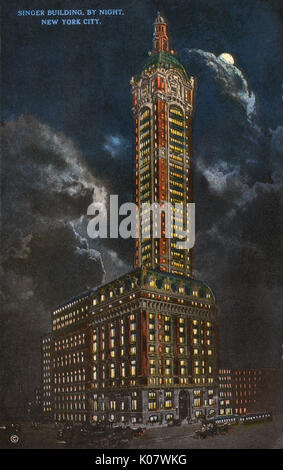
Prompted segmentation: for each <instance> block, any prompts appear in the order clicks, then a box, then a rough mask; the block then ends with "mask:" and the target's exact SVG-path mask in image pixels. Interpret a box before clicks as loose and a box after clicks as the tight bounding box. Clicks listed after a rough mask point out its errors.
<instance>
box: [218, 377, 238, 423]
mask: <svg viewBox="0 0 283 470" xmlns="http://www.w3.org/2000/svg"><path fill="white" fill-rule="evenodd" d="M218 385H219V414H220V416H223V415H225V416H228V415H232V414H234V412H235V389H234V371H233V370H232V369H219V375H218Z"/></svg>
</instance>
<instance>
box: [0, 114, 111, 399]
mask: <svg viewBox="0 0 283 470" xmlns="http://www.w3.org/2000/svg"><path fill="white" fill-rule="evenodd" d="M2 144H3V161H2V173H3V176H2V207H3V210H2V244H3V247H2V248H3V250H2V259H1V271H0V277H1V301H2V302H1V304H2V315H1V326H2V328H1V336H2V338H1V339H2V340H3V341H2V345H3V346H2V351H1V360H2V361H3V363H5V368H4V367H2V368H1V370H2V376H1V379H2V380H1V382H2V383H3V384H5V393H4V396H3V395H2V399H4V400H7V399H9V396H10V395H11V393H10V392H11V390H13V389H14V388H15V387H17V386H18V385H16V383H15V380H16V381H17V382H19V383H25V384H26V386H27V387H30V386H31V385H33V386H35V383H36V382H35V381H34V380H33V381H31V382H30V385H27V381H28V380H29V378H30V377H29V374H27V375H26V370H27V368H28V369H29V370H30V374H32V375H34V376H37V377H39V375H38V368H39V365H40V364H39V361H36V360H35V357H38V351H39V347H40V345H39V342H40V335H42V334H43V333H46V332H47V331H49V323H50V312H51V309H53V308H54V307H55V306H56V305H57V304H59V303H62V302H63V301H64V300H67V299H68V298H70V297H73V296H75V295H78V294H79V293H81V292H83V291H85V290H87V289H90V288H92V287H94V286H95V285H97V284H99V283H101V282H102V281H103V279H104V277H105V268H104V264H103V260H102V257H101V253H100V252H99V250H97V249H96V247H95V246H94V244H91V241H90V240H89V239H87V238H86V237H84V236H82V234H81V233H80V232H83V228H82V227H81V226H83V225H84V224H86V222H87V220H86V218H85V217H84V214H86V210H87V207H88V205H89V204H90V203H91V202H92V201H93V200H95V201H97V202H100V204H102V205H103V204H106V197H107V190H106V188H105V187H104V186H103V185H101V183H100V182H99V180H98V179H97V178H96V177H95V176H94V172H93V170H92V169H91V168H90V167H89V166H88V165H87V163H86V160H85V159H84V157H83V155H82V154H81V153H80V151H79V149H78V148H77V147H76V145H75V144H74V143H73V142H72V140H71V139H69V138H67V137H66V136H65V135H64V134H63V133H60V132H57V131H55V130H54V129H52V128H51V127H50V126H48V125H47V124H44V123H41V122H39V121H38V120H37V119H35V118H34V117H31V116H22V117H21V118H20V119H19V120H17V121H14V122H9V123H7V124H6V125H5V126H4V127H3V128H2ZM3 332H4V335H3ZM27 341H28V342H29V347H28V348H27V347H26V343H27ZM5 345H6V346H5ZM36 371H37V373H36ZM15 378H16V379H15ZM30 391H31V390H30ZM21 404H22V403H21ZM11 406H12V404H11ZM4 407H5V408H7V407H8V408H9V405H8V404H7V403H6V404H5V406H4Z"/></svg>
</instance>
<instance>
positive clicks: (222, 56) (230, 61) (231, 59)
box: [219, 52, 235, 65]
mask: <svg viewBox="0 0 283 470" xmlns="http://www.w3.org/2000/svg"><path fill="white" fill-rule="evenodd" d="M219 59H222V60H224V62H227V63H228V64H232V65H234V63H235V62H234V57H233V56H232V55H231V54H228V52H223V53H222V54H220V56H219Z"/></svg>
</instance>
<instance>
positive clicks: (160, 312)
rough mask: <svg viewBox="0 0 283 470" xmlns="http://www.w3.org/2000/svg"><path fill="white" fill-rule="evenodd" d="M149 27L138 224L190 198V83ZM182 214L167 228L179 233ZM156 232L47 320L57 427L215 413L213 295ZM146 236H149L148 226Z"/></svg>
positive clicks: (164, 38) (138, 86) (141, 98)
mask: <svg viewBox="0 0 283 470" xmlns="http://www.w3.org/2000/svg"><path fill="white" fill-rule="evenodd" d="M154 26H155V35H154V51H152V53H151V55H150V57H149V59H148V60H147V61H146V63H145V65H144V67H143V69H142V72H141V74H140V75H139V76H137V77H136V78H135V79H133V80H132V84H133V93H134V112H135V116H136V126H137V131H136V176H137V186H136V189H137V203H138V205H139V209H140V212H139V223H141V220H140V219H141V215H140V214H141V208H142V207H141V205H142V203H153V202H157V203H160V204H165V203H166V202H167V203H172V204H174V203H176V202H177V203H182V204H186V203H187V202H191V201H192V199H193V196H192V194H193V193H192V127H191V125H192V122H191V117H192V111H193V104H192V103H193V89H194V81H193V79H192V78H189V77H188V75H187V72H186V71H185V69H184V67H183V66H182V65H181V63H180V62H179V61H178V59H177V58H176V54H175V53H174V51H173V50H172V45H171V37H170V32H169V26H168V24H167V22H166V21H165V19H164V17H163V16H161V15H158V17H157V20H156V22H155V25H154ZM179 215H180V213H177V214H176V213H175V216H176V217H175V218H173V222H172V221H171V219H170V223H171V222H172V223H173V224H174V225H178V222H180V226H182V228H183V222H184V218H185V215H184V214H183V216H182V220H180V221H178V216H179ZM161 221H162V224H161V238H160V239H158V238H155V237H154V236H152V233H150V236H149V237H147V238H146V239H141V240H138V241H137V254H136V268H135V269H134V270H133V271H131V272H129V273H128V274H126V275H124V276H122V277H120V278H118V279H115V280H113V281H112V282H109V283H108V284H105V285H102V286H99V287H97V288H95V289H93V290H92V291H90V292H88V293H85V294H82V295H81V296H80V297H77V298H74V299H71V300H70V301H68V302H66V303H64V304H63V305H61V306H59V307H56V308H55V309H54V311H53V312H52V333H51V335H50V336H49V337H48V343H47V346H48V347H47V346H46V339H45V343H44V347H43V371H44V372H45V373H43V390H47V392H48V395H46V396H47V397H48V400H46V401H48V406H47V407H46V410H45V413H50V410H52V414H53V419H54V420H56V421H59V422H66V421H71V422H74V423H81V422H90V423H97V422H109V421H110V422H112V423H114V422H115V423H120V424H121V425H124V424H135V423H140V424H143V425H149V424H150V425H151V424H152V425H153V424H156V425H160V424H164V423H168V422H169V421H172V420H174V419H180V420H187V421H194V420H196V419H198V418H200V417H202V416H204V415H205V416H212V415H214V414H216V413H217V406H218V395H217V372H218V341H217V305H216V300H215V296H214V294H213V292H212V290H211V289H210V288H209V287H208V286H207V285H206V284H205V283H204V282H202V281H199V280H196V279H194V278H193V277H192V254H191V252H190V251H186V250H178V249H176V246H175V243H176V241H177V240H178V230H177V232H176V235H177V236H176V237H173V239H170V238H166V236H165V235H166V232H165V231H164V224H165V220H164V217H163V218H162V219H161ZM146 228H149V229H153V235H154V230H155V219H154V218H152V216H150V217H149V218H148V221H147V226H146ZM46 354H47V355H46ZM46 365H47V372H46V370H45V368H46ZM44 367H45V368H44ZM50 381H51V382H52V383H51V387H49V385H50Z"/></svg>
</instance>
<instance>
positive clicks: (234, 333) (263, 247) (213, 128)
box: [182, 49, 283, 367]
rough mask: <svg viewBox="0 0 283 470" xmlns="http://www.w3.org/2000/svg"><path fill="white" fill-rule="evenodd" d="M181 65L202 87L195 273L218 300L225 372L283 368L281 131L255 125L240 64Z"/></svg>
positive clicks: (188, 56)
mask: <svg viewBox="0 0 283 470" xmlns="http://www.w3.org/2000/svg"><path fill="white" fill-rule="evenodd" d="M182 60H183V63H184V64H185V66H186V67H187V69H188V70H189V72H190V73H192V74H193V75H194V76H196V77H197V83H198V89H197V100H196V103H197V107H196V112H195V123H194V126H195V127H194V129H195V136H194V161H195V185H194V186H195V201H196V221H197V227H196V228H197V233H196V246H195V264H196V272H195V275H196V276H197V277H200V278H202V279H204V280H205V281H207V282H208V283H209V284H210V285H211V286H212V287H213V288H214V290H215V292H216V296H217V298H218V302H219V309H220V335H221V359H222V364H223V365H224V366H225V365H227V364H229V365H232V366H237V367H240V366H241V367H244V366H247V367H248V366H251V367H263V366H265V367H268V366H271V365H273V366H275V365H277V366H279V365H280V364H281V343H282V335H281V332H282V329H283V324H282V318H281V316H280V302H279V300H278V299H280V298H281V299H282V295H283V289H282V285H283V270H282V261H283V253H282V237H283V215H282V202H283V172H282V145H281V144H282V127H281V126H278V127H277V128H276V129H264V128H261V127H260V126H259V125H258V122H257V107H256V100H255V94H254V93H253V91H252V90H251V89H250V86H249V84H248V80H247V79H246V78H245V76H244V74H243V73H242V71H241V70H240V69H239V68H238V67H237V66H235V65H232V64H227V63H225V62H224V61H222V60H221V59H219V58H218V57H216V56H215V55H214V54H212V53H209V52H206V51H201V50H196V49H193V50H189V49H186V50H185V51H184V52H183V54H182ZM274 296H275V298H274Z"/></svg>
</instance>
